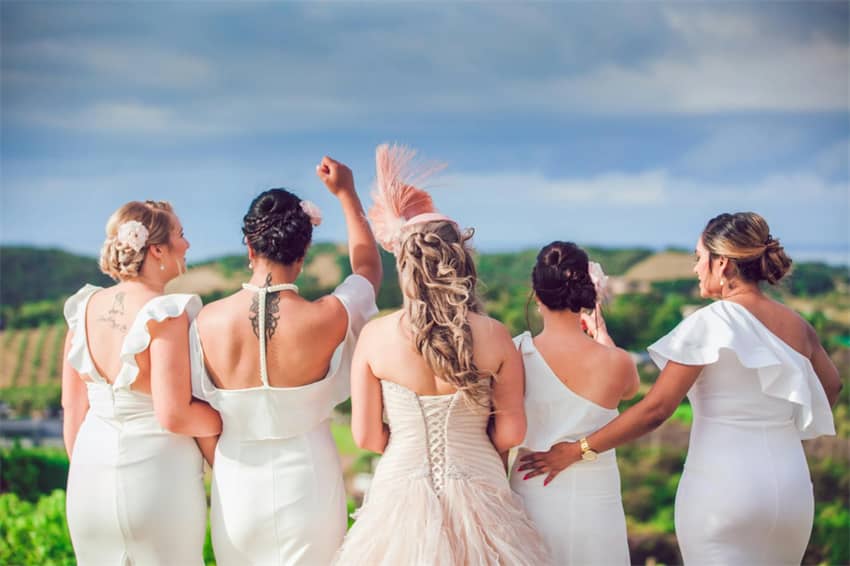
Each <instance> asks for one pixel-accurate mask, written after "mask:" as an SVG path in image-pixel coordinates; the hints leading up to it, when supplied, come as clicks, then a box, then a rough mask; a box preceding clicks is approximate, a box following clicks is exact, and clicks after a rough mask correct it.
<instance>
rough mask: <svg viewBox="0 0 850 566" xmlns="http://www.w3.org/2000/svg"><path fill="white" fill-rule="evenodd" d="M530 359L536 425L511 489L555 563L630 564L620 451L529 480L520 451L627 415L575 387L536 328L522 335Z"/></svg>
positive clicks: (531, 414)
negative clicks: (535, 335)
mask: <svg viewBox="0 0 850 566" xmlns="http://www.w3.org/2000/svg"><path fill="white" fill-rule="evenodd" d="M514 342H515V343H516V345H517V347H518V348H519V350H520V352H521V353H522V360H523V365H524V366H525V414H526V419H527V421H528V428H527V431H526V434H525V440H523V442H522V444H521V445H520V447H519V451H518V454H517V458H516V459H515V460H514V463H513V466H512V469H511V488H512V489H513V490H514V491H515V492H516V493H517V494H518V495H519V496H520V497H521V498H522V500H523V502H524V503H525V508H526V509H527V510H528V514H529V515H530V516H531V518H532V519H533V520H534V523H535V524H536V525H537V528H538V530H539V531H540V532H541V534H542V535H543V538H544V539H545V540H546V545H547V546H548V547H549V550H550V552H551V553H552V558H553V560H554V562H555V564H582V565H590V564H598V565H600V566H603V565H604V566H609V565H610V566H614V565H617V564H620V565H622V564H629V563H630V561H629V545H628V539H627V536H626V517H625V513H624V512H623V502H622V499H621V496H620V471H619V470H618V468H617V456H616V453H615V451H614V450H608V451H607V452H602V453H600V454H599V457H598V458H597V459H596V460H595V461H593V462H589V461H584V460H581V461H579V462H577V463H575V464H573V465H572V466H570V467H569V468H567V469H565V470H563V471H562V472H561V473H560V474H558V475H557V476H556V477H555V479H554V480H552V482H551V483H549V484H548V485H547V486H546V487H544V486H543V480H544V478H545V477H546V476H545V475H544V476H537V477H534V478H530V479H528V480H523V479H522V478H523V476H524V475H525V474H526V473H527V472H518V471H517V468H518V467H519V466H520V464H521V462H520V457H521V456H523V455H524V454H527V453H528V452H544V451H546V450H549V449H550V448H551V447H552V446H553V445H555V444H557V443H558V442H565V441H566V442H576V441H578V440H580V439H581V438H582V437H585V436H589V435H590V434H592V433H594V432H596V431H597V430H599V429H600V428H602V427H603V426H605V425H606V424H608V423H609V422H611V421H612V420H613V419H614V418H616V417H617V415H618V414H619V413H618V412H617V409H608V408H606V407H602V406H600V405H597V404H596V403H594V402H592V401H590V400H588V399H585V398H584V397H582V396H580V395H578V394H576V393H575V392H573V391H572V390H571V389H570V388H569V387H567V386H566V385H565V384H564V383H563V382H562V381H561V380H560V379H558V376H557V375H555V374H554V373H553V372H552V369H551V368H550V367H549V366H548V365H547V364H546V360H544V359H543V356H541V355H540V352H538V351H537V348H536V347H535V346H534V341H533V340H532V337H531V334H530V333H528V332H524V333H522V334H520V335H519V336H517V337H516V338H514Z"/></svg>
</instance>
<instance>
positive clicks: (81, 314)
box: [63, 284, 103, 381]
mask: <svg viewBox="0 0 850 566" xmlns="http://www.w3.org/2000/svg"><path fill="white" fill-rule="evenodd" d="M101 289H102V287H98V286H96V285H88V284H87V285H84V286H83V287H82V288H81V289H80V290H79V291H77V292H76V293H74V294H73V295H72V296H71V297H69V298H68V300H67V301H65V307H64V309H63V310H64V313H65V320H66V321H67V322H68V330H70V331H72V332H73V333H74V335H73V336H72V338H71V346H70V348H69V349H68V363H69V364H71V367H72V368H74V369H75V370H77V373H79V374H80V375H88V376H91V378H92V379H93V380H95V381H103V378H102V377H101V376H100V374H99V373H98V372H97V369H95V367H94V362H92V359H91V356H89V351H88V345H87V344H86V331H85V324H86V305H88V302H89V299H90V298H91V296H92V295H94V294H95V293H96V292H97V291H100V290H101ZM81 325H82V326H81Z"/></svg>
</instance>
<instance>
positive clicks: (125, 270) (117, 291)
mask: <svg viewBox="0 0 850 566" xmlns="http://www.w3.org/2000/svg"><path fill="white" fill-rule="evenodd" d="M106 234H107V238H106V242H105V243H104V245H103V250H102V251H101V258H100V266H101V269H102V270H103V272H104V273H106V274H107V275H110V276H111V277H112V278H113V279H115V280H116V281H118V284H116V285H114V286H112V287H108V288H105V289H102V288H100V287H95V286H93V285H86V286H85V287H83V288H82V289H80V291H78V292H77V293H76V294H75V295H74V296H73V297H71V298H70V299H68V301H67V302H66V303H65V317H66V319H67V321H68V336H67V338H66V340H65V354H64V358H63V359H64V363H63V368H62V407H63V409H64V425H63V434H64V437H65V448H66V450H67V451H68V455H69V457H70V462H71V467H70V470H69V473H68V490H67V494H68V495H67V518H68V528H69V530H70V533H71V542H72V544H73V545H74V553H75V554H76V557H77V562H78V563H79V564H81V565H83V566H84V565H86V564H115V565H118V564H203V546H204V533H205V527H206V497H205V495H204V485H203V477H202V474H203V461H202V458H201V453H200V451H199V450H198V446H197V445H196V444H195V441H194V440H193V439H192V438H191V437H192V436H196V437H203V436H214V435H216V434H218V433H219V432H220V431H221V419H220V418H219V416H218V413H216V412H215V411H214V410H213V409H212V408H210V407H209V406H208V405H207V404H206V403H202V402H200V401H197V400H194V399H192V394H191V386H190V379H189V371H190V360H189V340H188V335H189V332H188V331H189V323H190V321H191V320H192V319H193V318H194V317H195V315H197V314H198V311H199V310H200V309H201V301H200V299H199V298H198V297H197V296H196V295H163V289H164V287H165V284H166V283H167V282H168V281H169V280H171V279H173V278H174V277H176V276H178V275H179V274H180V273H182V272H183V271H184V270H185V265H186V263H185V262H186V259H185V255H186V250H187V249H188V248H189V242H187V241H186V239H185V238H184V236H183V229H182V227H181V225H180V221H179V219H178V218H177V216H175V215H174V212H173V211H172V209H171V206H170V205H169V204H168V203H164V202H152V201H147V202H130V203H127V204H126V205H124V206H122V207H121V208H119V209H118V210H117V211H116V212H115V213H114V214H113V215H112V217H111V218H110V219H109V222H108V224H107V226H106Z"/></svg>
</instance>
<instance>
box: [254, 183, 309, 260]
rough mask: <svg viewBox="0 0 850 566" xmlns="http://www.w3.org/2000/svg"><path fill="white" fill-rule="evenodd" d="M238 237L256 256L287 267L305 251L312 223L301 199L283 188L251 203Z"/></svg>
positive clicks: (268, 191)
mask: <svg viewBox="0 0 850 566" xmlns="http://www.w3.org/2000/svg"><path fill="white" fill-rule="evenodd" d="M242 234H243V235H244V236H245V242H246V243H247V244H248V245H250V246H251V249H252V250H254V252H255V253H257V254H258V255H259V256H261V257H264V258H268V259H270V260H271V261H274V262H277V263H282V264H284V265H289V264H291V263H293V262H295V261H297V260H299V259H301V258H302V257H304V254H305V253H306V252H307V246H309V245H310V241H311V240H312V238H313V224H312V221H311V219H310V216H309V215H308V214H307V213H306V212H305V211H304V209H303V207H302V206H301V199H299V198H298V197H297V196H295V195H294V194H292V193H290V192H289V191H287V190H285V189H269V190H267V191H265V192H263V193H260V195H258V196H257V197H256V198H255V199H254V200H253V201H252V202H251V206H249V207H248V213H247V214H246V215H245V217H244V218H243V219H242Z"/></svg>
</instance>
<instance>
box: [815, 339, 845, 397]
mask: <svg viewBox="0 0 850 566" xmlns="http://www.w3.org/2000/svg"><path fill="white" fill-rule="evenodd" d="M806 324H807V330H808V337H809V342H811V345H812V355H811V357H810V358H809V361H811V362H812V368H813V369H814V370H815V373H816V374H817V376H818V379H819V380H820V383H821V385H822V386H823V390H824V393H826V398H827V399H828V400H829V404H830V406H833V407H834V406H835V403H837V402H838V395H839V394H840V393H841V389H842V388H843V387H844V385H843V384H842V383H841V376H840V375H839V373H838V368H837V367H835V364H834V363H833V362H832V360H831V359H830V358H829V354H827V353H826V350H824V348H823V344H821V343H820V340H819V339H818V335H817V333H816V332H815V329H814V328H812V326H811V325H810V324H808V323H806Z"/></svg>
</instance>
